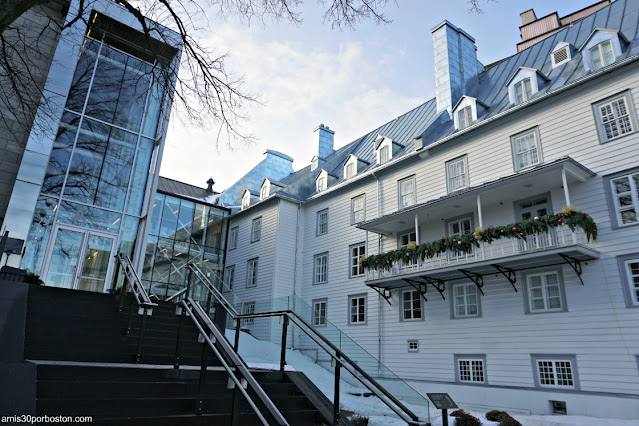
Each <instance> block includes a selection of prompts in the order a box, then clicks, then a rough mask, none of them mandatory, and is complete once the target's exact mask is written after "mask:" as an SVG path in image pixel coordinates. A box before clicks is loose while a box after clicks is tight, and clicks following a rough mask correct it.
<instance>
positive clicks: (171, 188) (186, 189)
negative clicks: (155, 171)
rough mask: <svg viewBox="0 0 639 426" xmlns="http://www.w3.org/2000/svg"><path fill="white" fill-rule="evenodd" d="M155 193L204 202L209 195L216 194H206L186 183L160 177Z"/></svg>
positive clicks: (201, 189) (202, 189) (203, 190)
mask: <svg viewBox="0 0 639 426" xmlns="http://www.w3.org/2000/svg"><path fill="white" fill-rule="evenodd" d="M157 191H158V192H161V193H163V194H168V195H178V196H182V197H188V198H193V199H196V200H200V201H204V202H206V199H207V198H208V197H210V196H211V195H214V194H217V192H207V190H206V188H200V187H197V186H195V185H189V184H188V183H184V182H179V181H177V180H174V179H169V178H166V177H163V176H160V179H159V180H158V188H157Z"/></svg>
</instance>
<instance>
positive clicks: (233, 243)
mask: <svg viewBox="0 0 639 426" xmlns="http://www.w3.org/2000/svg"><path fill="white" fill-rule="evenodd" d="M239 230H240V227H239V226H236V227H233V228H231V230H230V231H229V250H235V249H236V248H237V235H238V234H239Z"/></svg>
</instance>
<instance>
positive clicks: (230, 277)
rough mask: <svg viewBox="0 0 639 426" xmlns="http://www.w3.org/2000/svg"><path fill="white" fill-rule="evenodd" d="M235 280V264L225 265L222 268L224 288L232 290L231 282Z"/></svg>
mask: <svg viewBox="0 0 639 426" xmlns="http://www.w3.org/2000/svg"><path fill="white" fill-rule="evenodd" d="M234 282H235V265H231V266H227V267H226V268H224V285H225V286H226V290H233V283H234Z"/></svg>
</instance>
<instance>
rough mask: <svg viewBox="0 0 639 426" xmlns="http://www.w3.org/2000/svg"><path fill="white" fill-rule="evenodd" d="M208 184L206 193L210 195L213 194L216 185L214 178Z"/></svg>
mask: <svg viewBox="0 0 639 426" xmlns="http://www.w3.org/2000/svg"><path fill="white" fill-rule="evenodd" d="M206 184H207V185H208V186H207V187H206V192H208V193H209V194H212V193H213V185H215V181H214V180H213V178H212V177H210V178H209V180H207V181H206Z"/></svg>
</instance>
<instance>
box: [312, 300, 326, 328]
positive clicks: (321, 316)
mask: <svg viewBox="0 0 639 426" xmlns="http://www.w3.org/2000/svg"><path fill="white" fill-rule="evenodd" d="M313 325H314V326H316V327H317V326H320V327H321V326H324V325H326V299H321V300H314V301H313Z"/></svg>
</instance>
